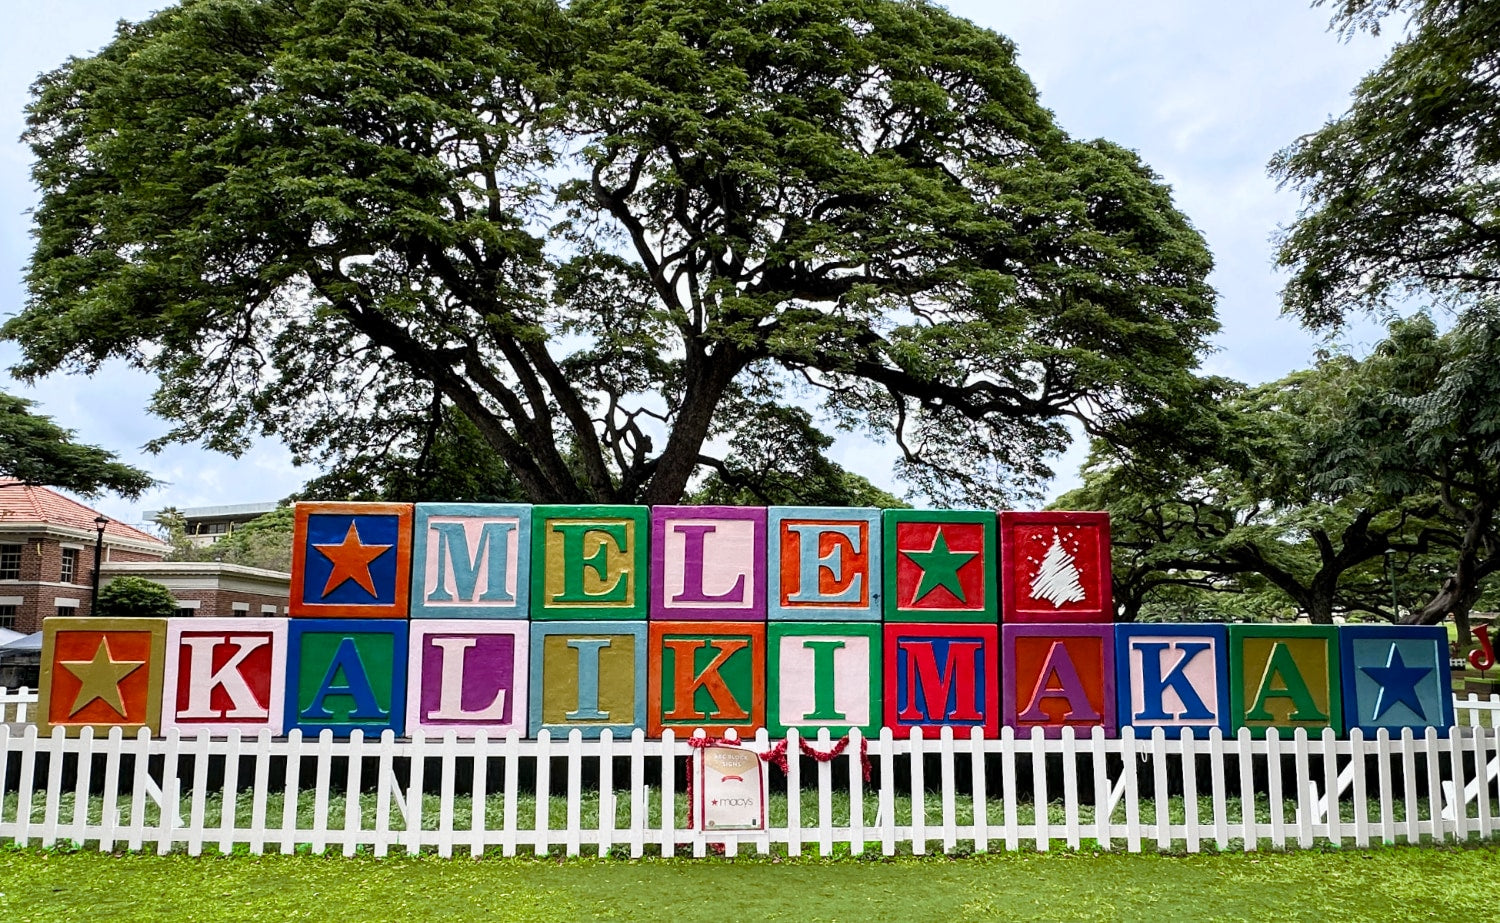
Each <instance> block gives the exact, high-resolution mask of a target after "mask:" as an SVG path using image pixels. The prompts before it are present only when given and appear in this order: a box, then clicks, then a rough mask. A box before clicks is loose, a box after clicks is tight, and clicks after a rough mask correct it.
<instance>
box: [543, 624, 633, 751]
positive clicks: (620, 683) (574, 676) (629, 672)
mask: <svg viewBox="0 0 1500 923" xmlns="http://www.w3.org/2000/svg"><path fill="white" fill-rule="evenodd" d="M647 659H648V658H647V656H646V623H645V622H598V621H587V622H536V623H534V624H533V625H532V626H531V733H532V735H533V736H535V734H536V732H537V731H539V730H541V729H543V728H546V729H547V730H549V731H551V732H552V733H553V734H554V735H557V736H566V735H567V734H568V732H569V731H571V730H573V729H574V728H578V729H579V730H580V731H582V732H583V736H584V737H587V738H595V737H598V736H599V732H600V731H602V730H604V729H605V728H609V729H610V730H611V731H613V732H614V735H615V736H616V737H617V738H619V737H628V736H629V735H630V733H631V732H632V731H634V730H635V729H636V728H645V727H646V689H647V683H646V662H647Z"/></svg>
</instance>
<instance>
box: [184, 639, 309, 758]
mask: <svg viewBox="0 0 1500 923" xmlns="http://www.w3.org/2000/svg"><path fill="white" fill-rule="evenodd" d="M286 655H287V620H286V619H236V618H228V619H218V618H210V619H198V618H185V619H168V620H167V664H166V679H165V682H164V684H163V689H164V693H163V695H162V710H161V725H162V729H163V730H166V729H168V728H174V727H175V728H177V729H178V730H180V731H181V732H182V733H183V734H196V733H198V732H200V731H203V730H208V731H210V732H212V733H214V734H227V733H229V732H230V731H231V730H238V731H239V732H240V733H242V734H246V735H253V734H257V733H259V732H260V731H262V730H268V731H270V732H271V733H272V734H276V735H279V734H280V733H281V731H282V722H283V721H284V719H285V717H286V716H285V715H284V714H283V709H284V707H285V705H284V703H285V698H286Z"/></svg>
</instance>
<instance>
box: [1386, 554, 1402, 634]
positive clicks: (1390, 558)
mask: <svg viewBox="0 0 1500 923" xmlns="http://www.w3.org/2000/svg"><path fill="white" fill-rule="evenodd" d="M1385 576H1386V579H1388V580H1390V581H1391V619H1392V620H1393V621H1397V622H1399V621H1401V604H1400V603H1398V602H1397V601H1396V549H1394V548H1387V549H1386V550H1385Z"/></svg>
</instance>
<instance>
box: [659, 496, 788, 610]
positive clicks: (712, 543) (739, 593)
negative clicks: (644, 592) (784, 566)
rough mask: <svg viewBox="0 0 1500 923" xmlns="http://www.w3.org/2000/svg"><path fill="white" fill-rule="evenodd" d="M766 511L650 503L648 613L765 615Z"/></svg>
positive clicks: (738, 507)
mask: <svg viewBox="0 0 1500 923" xmlns="http://www.w3.org/2000/svg"><path fill="white" fill-rule="evenodd" d="M765 549H766V511H765V508H764V507H744V506H657V507H652V508H651V617H652V618H653V619H669V620H677V621H683V620H687V619H703V620H705V621H718V622H723V621H765V618H766V556H765V554H766V553H765Z"/></svg>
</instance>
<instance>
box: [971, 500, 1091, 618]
mask: <svg viewBox="0 0 1500 923" xmlns="http://www.w3.org/2000/svg"><path fill="white" fill-rule="evenodd" d="M1109 548H1110V544H1109V514H1108V513H1063V512H1043V513H1012V512H1003V513H1001V514H1000V560H1001V562H1002V564H1001V574H1002V576H1001V578H1000V588H1001V589H1000V592H1001V599H1002V600H1003V605H1002V607H1001V612H1000V621H1002V622H1005V623H1007V624H1011V623H1016V622H1034V623H1041V624H1048V625H1055V624H1059V623H1077V622H1094V623H1098V622H1106V623H1107V622H1113V621H1114V620H1115V604H1114V594H1113V588H1112V585H1111V583H1110V558H1109Z"/></svg>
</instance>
